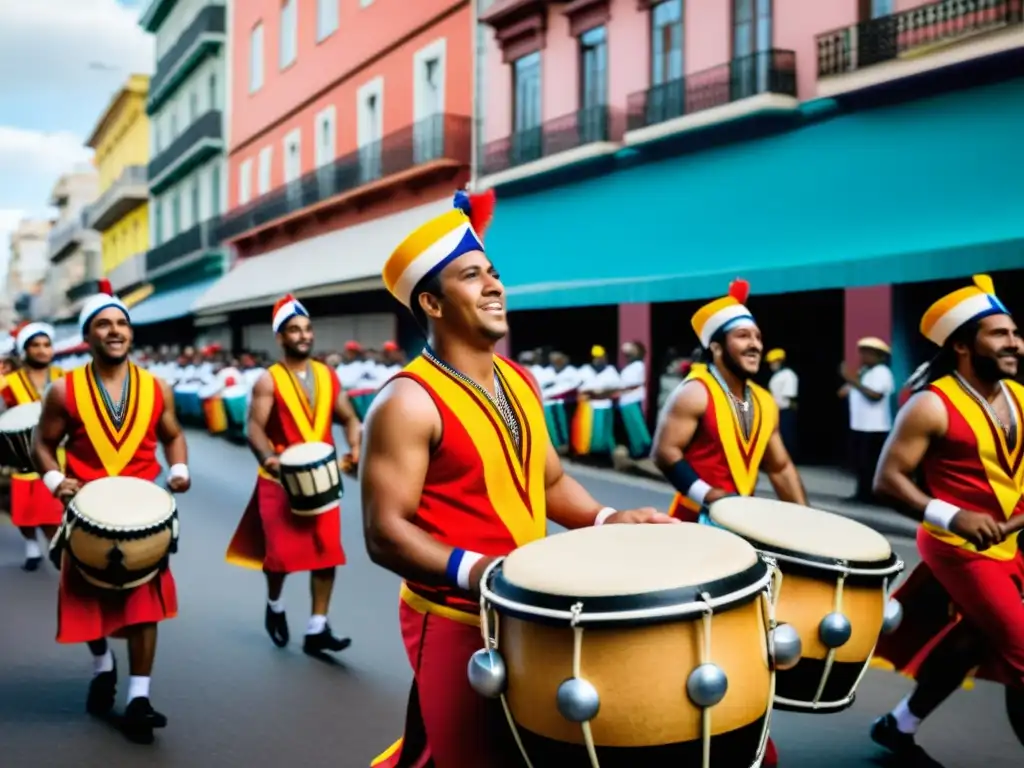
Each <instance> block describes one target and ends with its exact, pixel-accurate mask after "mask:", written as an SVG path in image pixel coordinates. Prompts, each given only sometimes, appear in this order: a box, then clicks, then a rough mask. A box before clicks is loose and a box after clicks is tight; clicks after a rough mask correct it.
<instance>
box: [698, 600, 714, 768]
mask: <svg viewBox="0 0 1024 768" xmlns="http://www.w3.org/2000/svg"><path fill="white" fill-rule="evenodd" d="M700 597H701V600H703V601H704V613H703V615H702V616H701V621H702V623H703V625H704V626H703V629H704V642H703V643H701V649H700V663H701V664H702V665H703V664H710V663H711V622H712V620H713V618H714V615H715V609H714V608H713V607H712V606H711V595H709V594H708V593H707V592H701V593H700ZM700 740H701V751H702V753H703V759H702V761H701V763H702V764H703V766H704V768H711V707H702V708H701V712H700Z"/></svg>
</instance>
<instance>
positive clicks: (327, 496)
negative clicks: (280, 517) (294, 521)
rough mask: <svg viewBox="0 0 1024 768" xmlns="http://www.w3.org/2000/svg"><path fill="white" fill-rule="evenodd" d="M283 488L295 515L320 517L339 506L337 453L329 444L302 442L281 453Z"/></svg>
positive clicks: (339, 486) (339, 490)
mask: <svg viewBox="0 0 1024 768" xmlns="http://www.w3.org/2000/svg"><path fill="white" fill-rule="evenodd" d="M280 461H281V485H283V486H284V490H285V493H286V494H288V503H289V505H290V506H291V509H292V512H293V513H294V514H296V515H300V516H302V517H312V516H313V515H320V514H323V513H324V512H326V511H327V510H329V509H331V508H332V507H336V506H337V505H338V499H339V498H341V494H342V482H341V470H340V469H339V468H338V453H337V451H335V450H334V446H332V445H328V444H327V443H299V444H298V445H293V446H291V447H290V448H287V449H286V450H285V451H284V453H282V454H281V458H280Z"/></svg>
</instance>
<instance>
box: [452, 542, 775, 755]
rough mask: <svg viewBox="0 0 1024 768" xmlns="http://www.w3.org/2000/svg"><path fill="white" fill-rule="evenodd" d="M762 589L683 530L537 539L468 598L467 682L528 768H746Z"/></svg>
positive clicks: (762, 635) (759, 713)
mask: <svg viewBox="0 0 1024 768" xmlns="http://www.w3.org/2000/svg"><path fill="white" fill-rule="evenodd" d="M772 578H773V574H772V570H771V569H770V568H769V566H768V565H767V564H766V563H765V562H764V560H763V559H762V558H761V557H760V556H759V555H758V553H757V552H756V551H755V550H754V548H753V547H752V546H750V545H749V544H748V543H747V542H745V541H744V540H743V539H741V538H740V537H738V536H735V535H733V534H731V533H729V532H727V531H723V530H719V529H717V528H712V527H709V526H699V525H696V524H692V523H683V524H679V525H672V526H668V525H609V526H600V527H594V528H583V529H580V530H576V531H572V532H569V533H563V534H558V535H555V536H551V537H548V538H546V539H540V540H538V541H535V542H532V543H530V544H527V545H525V546H523V547H521V548H520V549H517V550H515V551H514V552H512V554H510V555H509V556H508V557H506V558H503V559H499V560H496V561H495V562H494V563H492V564H491V565H490V566H489V567H488V569H487V571H486V572H485V574H484V577H483V580H482V583H481V619H482V621H481V624H482V629H483V634H484V642H485V647H484V648H483V649H481V650H480V651H478V652H477V653H476V654H474V655H473V657H472V658H471V660H470V663H469V670H468V674H469V681H470V684H471V685H472V686H473V688H474V689H475V690H476V691H477V692H478V693H480V694H481V695H483V696H487V697H491V698H500V699H501V701H502V704H503V706H504V708H505V712H506V715H507V717H508V721H509V725H510V727H511V728H512V731H513V735H514V736H515V741H516V743H517V745H518V747H519V749H520V751H521V752H522V756H523V758H524V763H525V764H526V765H533V766H538V768H539V767H540V766H555V765H557V766H559V767H560V768H561V766H566V767H567V768H568V767H570V766H585V767H588V768H619V767H620V766H621V768H640V767H642V766H661V765H687V766H703V767H704V768H711V767H712V766H714V767H715V768H747V767H748V766H758V765H760V764H761V760H762V758H763V755H764V750H765V746H766V743H767V734H768V726H769V720H770V717H771V702H772V695H773V687H774V672H773V666H774V665H773V664H772V663H771V661H770V659H769V648H770V647H771V642H772V641H771V622H772V597H771V582H772Z"/></svg>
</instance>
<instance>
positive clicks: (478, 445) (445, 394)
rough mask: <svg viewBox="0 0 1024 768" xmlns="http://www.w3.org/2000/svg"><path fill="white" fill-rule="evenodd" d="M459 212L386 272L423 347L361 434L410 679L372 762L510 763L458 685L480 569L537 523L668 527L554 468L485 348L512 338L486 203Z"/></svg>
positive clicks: (509, 380)
mask: <svg viewBox="0 0 1024 768" xmlns="http://www.w3.org/2000/svg"><path fill="white" fill-rule="evenodd" d="M492 194H493V193H492ZM455 203H456V208H455V209H454V210H452V211H449V212H448V213H444V214H442V215H441V216H439V217H437V218H436V219H434V220H432V221H429V222H426V223H425V224H424V225H423V226H422V227H420V228H419V229H417V230H416V231H414V232H413V233H412V234H410V235H409V236H408V237H407V238H406V239H405V240H404V241H403V242H402V244H401V245H399V246H398V248H397V249H396V250H395V251H394V253H393V254H391V256H390V257H389V258H388V260H387V262H386V263H385V265H384V270H383V277H384V283H385V285H386V286H387V288H388V290H389V291H390V292H391V293H392V295H394V296H395V298H397V299H398V300H399V301H400V302H402V304H404V305H405V306H406V307H408V308H409V310H410V311H411V312H412V314H413V316H414V318H415V319H416V320H417V322H418V323H419V325H420V326H421V328H423V329H424V330H425V332H426V334H427V338H428V345H427V347H426V348H425V349H424V351H423V353H422V354H421V355H420V356H419V357H417V358H416V359H415V360H413V361H412V362H411V363H410V364H409V365H408V366H406V368H405V370H404V371H403V372H402V373H400V374H399V375H398V376H397V377H395V378H394V379H392V380H391V381H390V382H389V383H388V384H387V385H386V386H385V387H384V388H383V389H382V390H381V391H380V393H379V394H378V395H377V399H376V400H375V401H374V404H373V406H372V408H371V409H370V413H369V417H368V420H367V426H366V444H365V449H366V456H365V458H364V466H363V468H362V476H361V480H362V491H363V514H364V528H365V530H366V546H367V550H368V552H369V554H370V557H371V558H372V559H373V561H374V562H375V563H377V564H378V565H381V566H383V567H385V568H387V569H388V570H390V571H393V572H395V573H397V574H399V575H400V576H403V577H404V578H405V579H406V582H405V583H404V584H403V586H402V589H401V601H400V604H399V616H400V621H401V628H402V636H403V638H404V641H405V646H406V650H407V652H408V654H409V660H410V662H411V663H412V666H413V673H414V674H413V678H414V682H413V687H412V692H411V694H410V699H409V709H408V712H407V715H406V727H405V737H404V738H403V739H400V740H399V741H398V742H397V743H396V744H394V745H393V746H392V747H391V748H390V749H389V750H388V751H387V752H385V753H384V754H383V755H381V756H380V757H378V758H377V760H376V761H374V763H373V765H376V766H398V765H403V766H404V765H423V764H426V763H427V762H428V761H430V760H431V759H432V760H433V762H431V763H430V764H436V765H438V766H444V768H492V767H494V766H504V765H506V764H508V761H512V760H516V762H515V764H517V765H518V762H517V758H516V757H515V756H516V755H517V752H516V748H515V745H514V743H511V739H510V733H509V729H508V725H507V724H506V722H505V720H504V716H503V715H502V713H501V709H500V707H499V708H497V709H495V708H494V702H490V701H486V700H484V699H482V698H481V697H480V696H478V695H477V694H476V693H474V692H473V690H472V689H471V688H470V686H469V682H468V680H467V676H466V668H467V665H468V662H469V658H470V656H471V655H472V654H473V653H474V652H475V651H477V650H478V649H479V648H480V647H481V646H482V640H481V636H480V628H479V603H478V598H476V597H474V596H473V595H474V593H476V592H477V588H478V583H479V581H480V577H481V575H482V574H483V571H484V569H485V568H486V567H487V565H488V564H489V563H491V562H492V561H493V560H494V559H495V558H496V557H499V556H503V555H506V554H508V553H509V552H510V551H512V550H513V549H515V548H516V547H518V546H521V545H523V544H526V543H528V542H530V541H532V540H535V539H538V538H541V537H543V536H544V535H545V533H546V525H547V522H546V517H547V516H550V517H551V518H552V519H553V520H555V521H556V522H558V523H559V524H561V525H563V526H565V527H567V528H580V527H584V526H589V525H600V524H602V523H645V522H672V520H671V518H669V517H668V516H667V515H662V514H659V513H657V512H655V511H654V510H653V509H638V510H632V511H629V512H617V511H616V510H614V509H611V508H610V507H602V505H601V504H600V503H599V502H597V501H595V500H594V499H593V498H591V496H590V494H589V493H587V491H586V490H584V489H583V487H582V486H580V485H579V483H577V482H576V481H575V480H573V479H572V478H571V477H569V476H568V475H566V474H565V473H564V472H563V471H562V466H561V463H560V462H559V459H558V456H557V454H556V453H555V451H554V449H553V448H552V446H551V445H550V444H549V442H548V438H547V429H546V427H545V423H544V412H543V406H542V404H541V401H540V395H539V392H538V389H537V386H536V383H535V382H534V380H533V378H532V377H531V376H530V375H529V374H527V373H526V372H525V371H524V370H523V369H522V368H520V367H519V366H518V365H515V364H514V363H512V362H510V361H508V360H506V359H505V358H503V357H499V356H497V355H495V353H494V347H495V345H496V344H497V342H498V341H499V340H500V339H502V338H503V337H504V336H505V335H506V334H507V333H508V321H507V319H506V315H505V289H504V287H503V286H502V284H501V280H500V278H499V277H498V273H497V271H496V270H495V268H494V266H493V265H492V264H491V262H490V261H489V260H488V258H487V257H486V256H485V255H484V252H483V245H482V242H481V240H480V234H478V233H482V232H483V228H484V225H485V224H486V219H487V218H489V210H488V209H490V208H491V206H492V205H493V198H488V197H483V198H482V199H481V198H475V199H474V202H471V201H470V198H469V197H468V196H467V195H465V194H464V193H461V192H460V193H458V194H457V195H456V198H455ZM474 205H475V206H476V208H475V210H473V209H474ZM481 219H483V221H481ZM545 510H546V512H545Z"/></svg>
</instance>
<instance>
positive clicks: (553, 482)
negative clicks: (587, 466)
mask: <svg viewBox="0 0 1024 768" xmlns="http://www.w3.org/2000/svg"><path fill="white" fill-rule="evenodd" d="M544 488H545V496H546V500H547V511H548V517H549V518H550V519H552V520H554V521H555V522H556V523H558V524H559V525H561V526H564V527H566V528H568V529H570V530H572V529H574V528H586V527H587V526H589V525H593V524H594V520H595V519H596V518H597V513H598V512H600V511H601V510H602V509H603V508H604V505H603V504H601V503H599V502H598V501H596V500H595V499H594V497H593V496H591V495H590V492H589V491H587V489H586V488H584V487H583V486H582V485H580V483H579V482H578V481H577V480H576V479H575V478H574V477H570V476H569V475H568V474H566V472H565V469H564V468H563V467H562V460H561V459H560V458H559V457H558V453H557V452H556V451H555V448H554V446H552V445H550V444H549V445H548V454H547V460H546V462H545V464H544Z"/></svg>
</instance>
